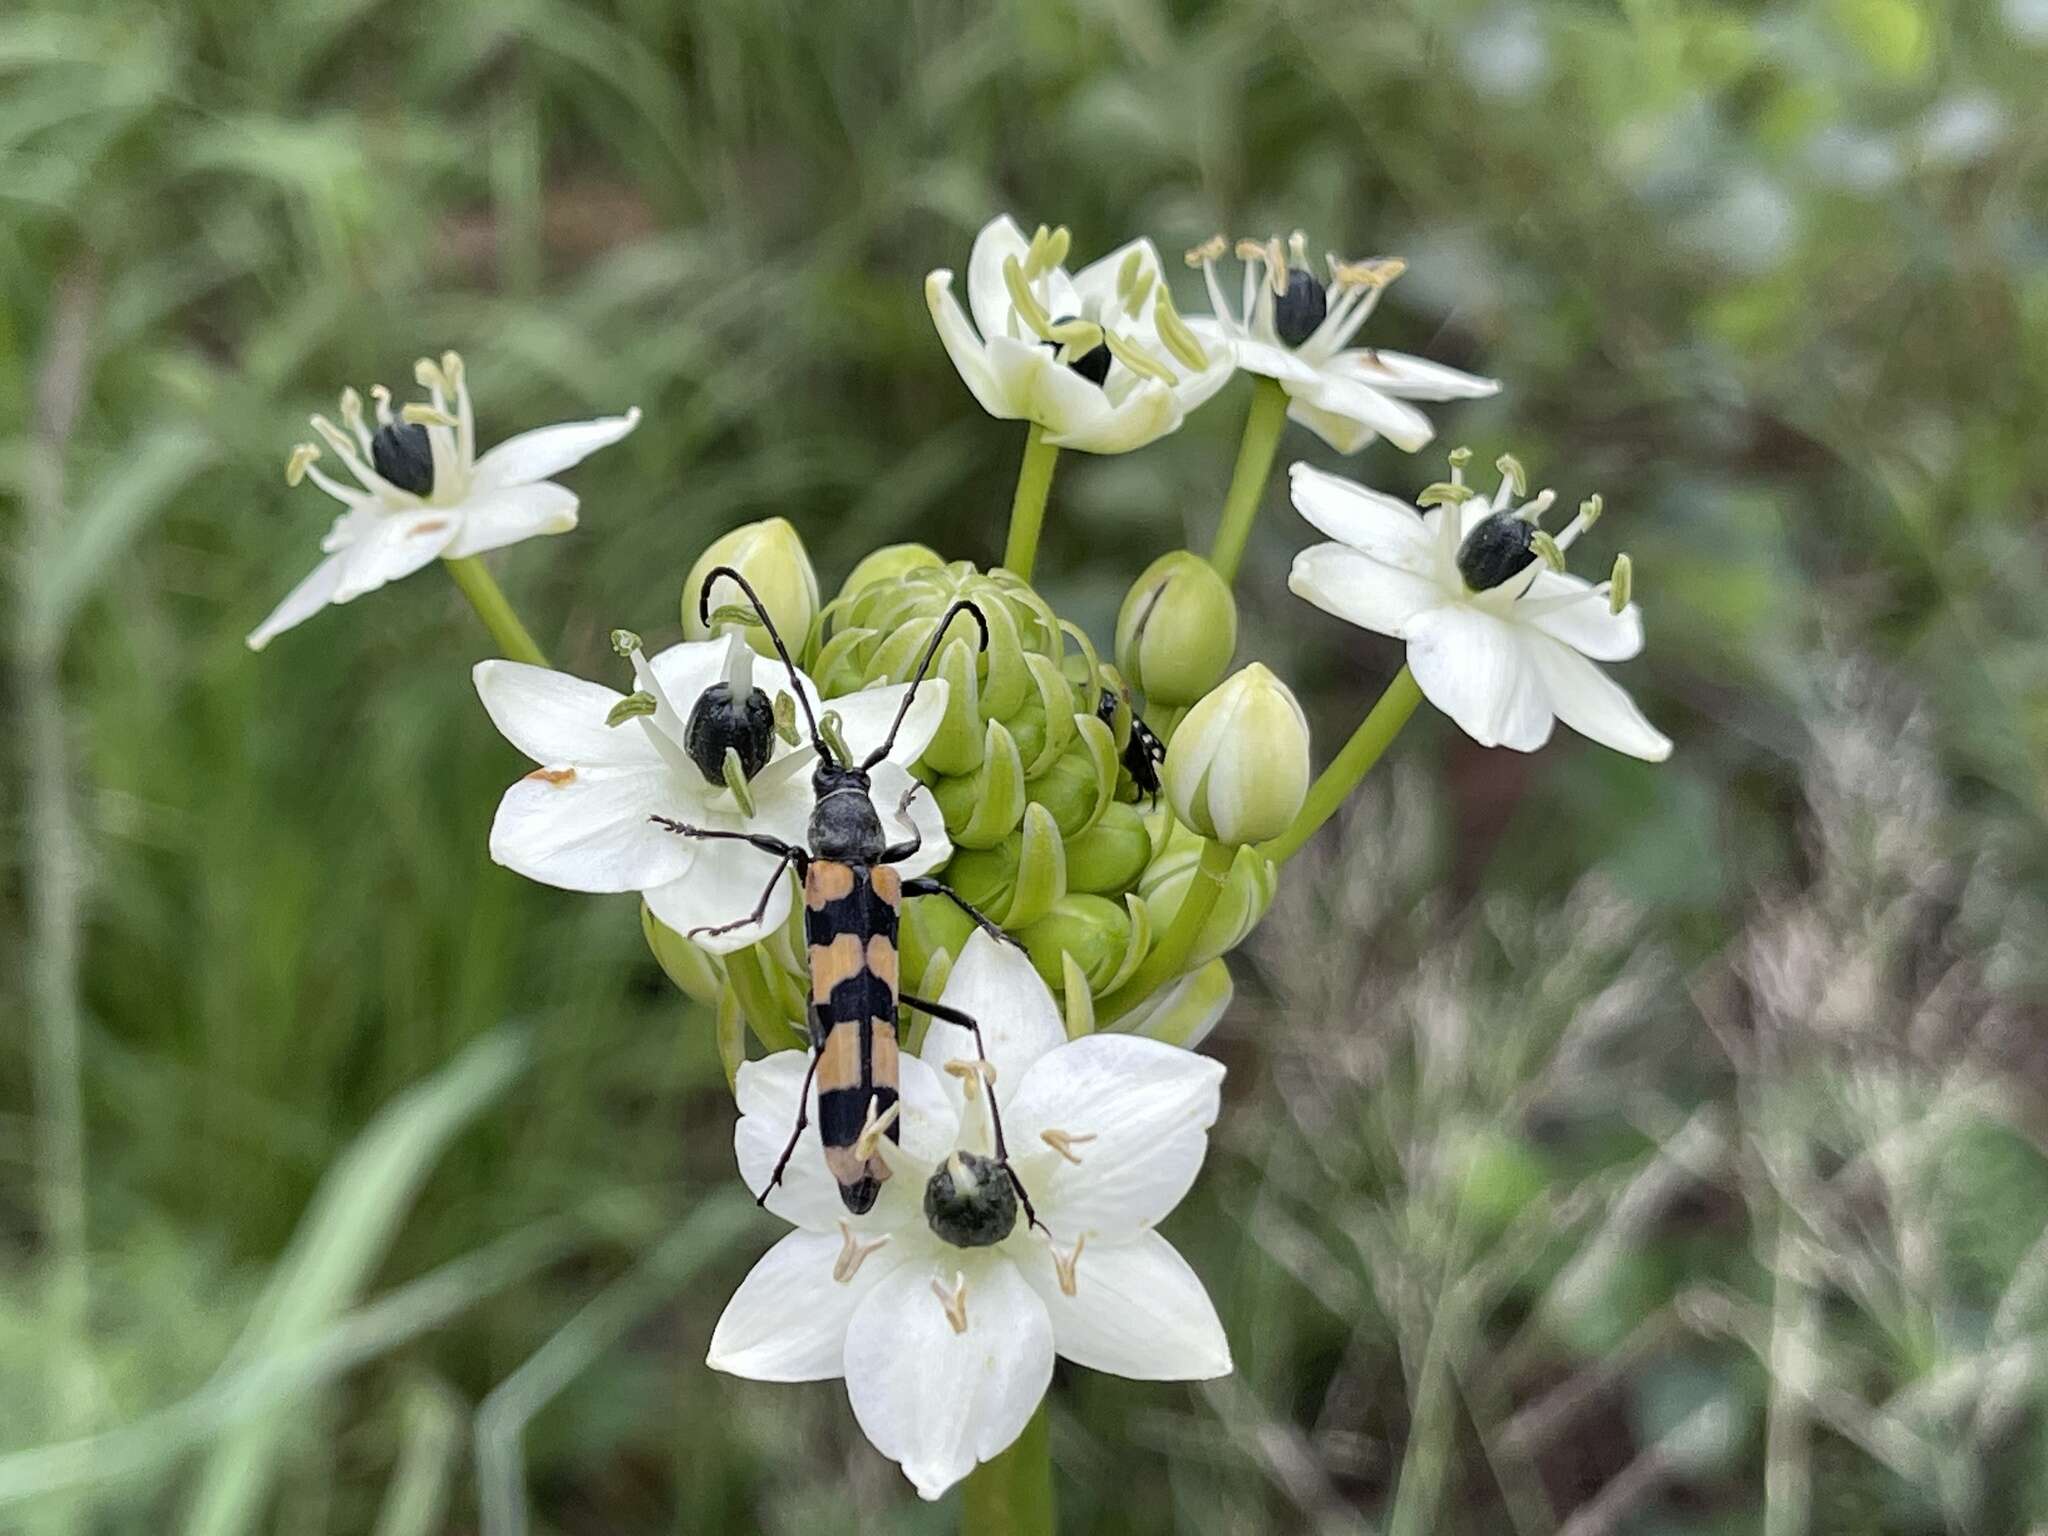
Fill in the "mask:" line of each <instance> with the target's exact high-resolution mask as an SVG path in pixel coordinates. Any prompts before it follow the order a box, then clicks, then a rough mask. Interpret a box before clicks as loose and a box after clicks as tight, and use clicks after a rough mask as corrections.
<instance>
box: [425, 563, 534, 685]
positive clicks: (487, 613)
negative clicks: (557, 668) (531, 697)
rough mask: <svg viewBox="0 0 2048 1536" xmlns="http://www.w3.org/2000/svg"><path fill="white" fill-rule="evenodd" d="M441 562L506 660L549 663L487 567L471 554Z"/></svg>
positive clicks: (532, 663) (530, 663) (530, 664)
mask: <svg viewBox="0 0 2048 1536" xmlns="http://www.w3.org/2000/svg"><path fill="white" fill-rule="evenodd" d="M441 563H442V564H443V565H445V566H446V567H448V575H449V576H450V578H451V579H453V581H454V582H455V585H456V586H457V587H459V588H461V589H462V595H463V596H464V597H466V598H468V599H469V606H470V607H472V608H474V609H475V610H476V616H477V617H478V618H480V619H482V620H483V621H484V628H485V629H488V630H489V631H490V632H491V638H492V639H493V640H495V641H496V642H497V643H498V653H499V654H500V655H501V656H503V657H504V658H505V659H506V660H507V661H523V662H525V663H526V664H527V665H528V666H533V667H544V666H546V665H547V664H548V658H547V655H546V653H545V652H543V651H542V650H541V648H540V647H539V646H538V645H536V644H535V643H534V639H533V636H532V635H530V634H528V633H527V631H526V626H525V625H524V624H522V623H520V622H519V615H518V614H517V613H516V612H514V611H513V608H512V602H511V600H510V599H509V598H507V597H506V596H505V589H504V588H502V587H500V586H499V585H498V583H497V579H496V578H495V577H493V576H492V575H491V573H490V572H489V571H488V570H486V569H485V568H484V563H483V561H482V560H480V559H478V558H477V557H476V556H475V555H470V556H467V557H465V558H463V559H459V560H443V561H442V562H441Z"/></svg>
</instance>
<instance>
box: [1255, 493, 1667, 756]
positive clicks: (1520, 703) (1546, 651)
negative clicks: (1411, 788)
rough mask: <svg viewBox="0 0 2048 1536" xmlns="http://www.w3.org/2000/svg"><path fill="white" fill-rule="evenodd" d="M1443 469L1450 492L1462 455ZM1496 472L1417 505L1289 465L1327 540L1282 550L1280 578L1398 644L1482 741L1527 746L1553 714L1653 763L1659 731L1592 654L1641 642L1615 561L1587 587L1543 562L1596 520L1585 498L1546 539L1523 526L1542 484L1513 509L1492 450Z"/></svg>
mask: <svg viewBox="0 0 2048 1536" xmlns="http://www.w3.org/2000/svg"><path fill="white" fill-rule="evenodd" d="M1452 463H1453V466H1454V468H1453V486H1452V487H1451V488H1450V489H1451V490H1452V491H1453V492H1454V493H1455V491H1457V490H1458V489H1461V488H1462V475H1461V473H1460V471H1459V470H1458V469H1457V468H1456V467H1455V466H1457V465H1459V464H1460V463H1462V460H1461V458H1459V457H1458V456H1456V455H1454V456H1453V459H1452ZM1502 472H1503V473H1502V481H1501V487H1500V491H1499V493H1498V494H1497V495H1496V496H1495V497H1494V499H1493V501H1492V502H1490V503H1489V502H1488V501H1487V500H1486V498H1485V497H1483V496H1471V497H1469V499H1466V500H1464V501H1462V502H1457V501H1454V502H1452V503H1450V504H1448V505H1442V506H1438V507H1436V508H1434V509H1433V510H1431V511H1430V512H1428V513H1427V514H1424V515H1417V510H1416V509H1415V508H1414V507H1411V506H1408V505H1407V504H1406V503H1404V502H1401V501H1398V500H1396V499H1395V498H1394V497H1392V496H1386V495H1382V494H1381V493H1380V492H1378V491H1372V490H1368V489H1366V488H1365V487H1364V486H1362V485H1358V484H1355V483H1354V482H1352V481H1349V480H1344V479H1340V478H1338V477H1337V476H1335V475H1328V474H1324V473H1323V472H1321V471H1320V470H1316V469H1312V468H1310V467H1309V466H1308V465H1306V464H1297V465H1295V466H1294V470H1293V476H1292V479H1293V492H1294V505H1295V507H1296V509H1297V510H1298V511H1299V512H1300V513H1301V515H1302V516H1303V517H1305V518H1307V519H1308V520H1309V521H1310V522H1311V523H1313V524H1315V526H1316V527H1317V528H1319V529H1321V530H1322V531H1323V532H1324V533H1326V534H1328V535H1330V537H1331V538H1333V539H1335V540H1336V541H1337V542H1336V543H1334V544H1318V545H1316V546H1314V547H1313V548H1310V549H1305V550H1303V551H1302V552H1301V553H1300V554H1298V555H1296V556H1295V557H1294V569H1293V571H1292V572H1291V573H1290V574H1289V576H1288V578H1287V585H1288V587H1289V588H1290V589H1292V590H1293V592H1294V593H1295V595H1296V596H1299V597H1305V598H1307V599H1308V600H1309V601H1310V602H1311V603H1314V604H1315V605H1316V606H1317V607H1318V608H1321V609H1322V610H1324V611H1325V612H1326V613H1333V614H1335V615H1336V616H1337V617H1338V618H1340V619H1346V620H1348V621H1350V622H1351V623H1353V624H1357V625H1360V626H1362V627H1364V628H1366V629H1370V630H1373V631H1375V632H1377V633H1379V634H1382V635H1392V636H1393V637H1395V638H1396V639H1399V640H1405V641H1407V642H1408V666H1409V669H1410V670H1411V671H1412V672H1413V673H1414V674H1415V681H1416V682H1417V683H1418V684H1419V685H1420V686H1421V688H1422V692H1423V694H1424V696H1425V697H1427V698H1428V700H1429V701H1430V702H1431V703H1432V704H1434V705H1436V707H1437V708H1438V709H1440V710H1442V711H1443V712H1444V713H1445V714H1447V715H1449V716H1450V717H1451V718H1452V719H1453V720H1455V721H1457V722H1458V724H1459V726H1460V727H1461V728H1462V729H1463V730H1464V731H1465V733H1466V734H1467V735H1469V736H1471V737H1472V738H1473V739H1474V740H1475V741H1478V742H1479V743H1481V744H1482V745H1484V746H1489V747H1493V746H1502V747H1513V748H1514V749H1515V750H1516V751H1518V752H1533V751H1534V750H1535V749H1536V748H1538V747H1540V746H1542V745H1543V743H1544V742H1546V741H1548V740H1549V739H1550V731H1551V726H1552V723H1553V721H1554V720H1562V721H1563V722H1564V723H1565V724H1566V725H1568V726H1570V727H1571V728H1572V729H1573V730H1575V731H1578V732H1580V733H1581V734H1582V735H1586V736H1590V737H1592V738H1593V740H1595V741H1598V742H1601V743H1603V744H1605V745H1607V746H1610V747H1612V748H1614V749H1615V750H1616V751H1617V752H1626V753H1628V754H1629V755H1630V756H1632V757H1640V758H1646V759H1648V760H1649V761H1651V762H1662V761H1663V760H1664V759H1665V758H1666V757H1669V756H1670V755H1671V742H1670V740H1669V739H1668V738H1666V737H1665V736H1664V735H1663V734H1662V733H1661V732H1660V731H1658V730H1657V728H1656V727H1655V726H1653V725H1651V724H1650V722H1649V721H1648V720H1646V719H1644V718H1643V715H1642V711H1640V710H1639V709H1637V708H1636V706H1635V703H1634V701H1633V700H1631V699H1630V698H1629V696H1628V695H1627V694H1626V693H1624V692H1623V691H1622V690H1621V688H1619V687H1618V686H1617V685H1616V684H1614V683H1613V682H1611V681H1610V680H1609V679H1608V677H1607V676H1606V674H1605V673H1603V672H1602V671H1601V670H1600V669H1599V668H1598V667H1596V666H1595V665H1594V664H1593V663H1594V662H1596V661H1626V660H1628V659H1629V658H1630V657H1632V656H1634V655H1636V654H1637V653H1639V652H1640V651H1641V650H1642V648H1643V619H1642V613H1641V611H1640V610H1639V609H1638V608H1637V607H1636V606H1635V605H1634V604H1633V603H1631V602H1629V601H1628V587H1629V585H1630V578H1629V565H1628V558H1627V556H1622V557H1621V558H1620V559H1618V560H1617V561H1616V562H1615V576H1616V579H1615V580H1614V581H1612V582H1603V583H1601V584H1600V585H1599V586H1593V585H1591V584H1589V583H1587V582H1585V581H1582V580H1580V579H1579V578H1578V577H1576V576H1571V575H1567V574H1565V573H1564V572H1563V570H1562V569H1552V568H1551V564H1552V560H1553V559H1554V560H1555V562H1556V564H1557V565H1559V566H1560V567H1561V566H1562V563H1563V553H1562V552H1563V551H1564V550H1565V549H1567V548H1569V547H1570V545H1571V543H1572V541H1573V540H1574V539H1576V538H1577V537H1578V536H1579V534H1580V533H1582V532H1584V531H1585V529H1586V528H1587V527H1589V526H1590V525H1591V524H1592V522H1593V521H1594V519H1595V518H1597V517H1598V516H1599V514H1600V502H1599V498H1598V497H1595V498H1593V499H1592V500H1590V501H1588V502H1587V503H1586V504H1585V505H1584V506H1583V507H1581V508H1580V511H1579V515H1578V516H1577V517H1576V518H1574V519H1573V520H1572V523H1571V525H1570V526H1569V527H1567V528H1566V529H1565V530H1564V532H1563V533H1561V534H1559V535H1558V536H1557V538H1556V539H1555V540H1554V541H1553V540H1551V539H1550V538H1549V537H1548V535H1545V534H1543V533H1541V532H1540V531H1539V530H1538V529H1537V527H1536V520H1537V519H1538V518H1540V517H1541V515H1542V513H1543V512H1544V510H1545V509H1547V508H1548V507H1549V505H1550V503H1551V499H1552V497H1551V493H1550V492H1549V491H1545V492H1543V493H1542V494H1541V495H1540V496H1538V497H1536V498H1535V500H1533V501H1531V502H1529V503H1527V504H1526V505H1524V506H1521V507H1514V506H1511V505H1510V502H1511V500H1512V498H1513V496H1514V494H1515V493H1516V492H1517V491H1518V489H1519V482H1520V478H1521V470H1520V466H1518V465H1516V464H1515V463H1514V462H1513V461H1512V460H1509V459H1503V460H1502ZM1425 494H1427V493H1425ZM1589 658H1590V659H1589Z"/></svg>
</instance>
